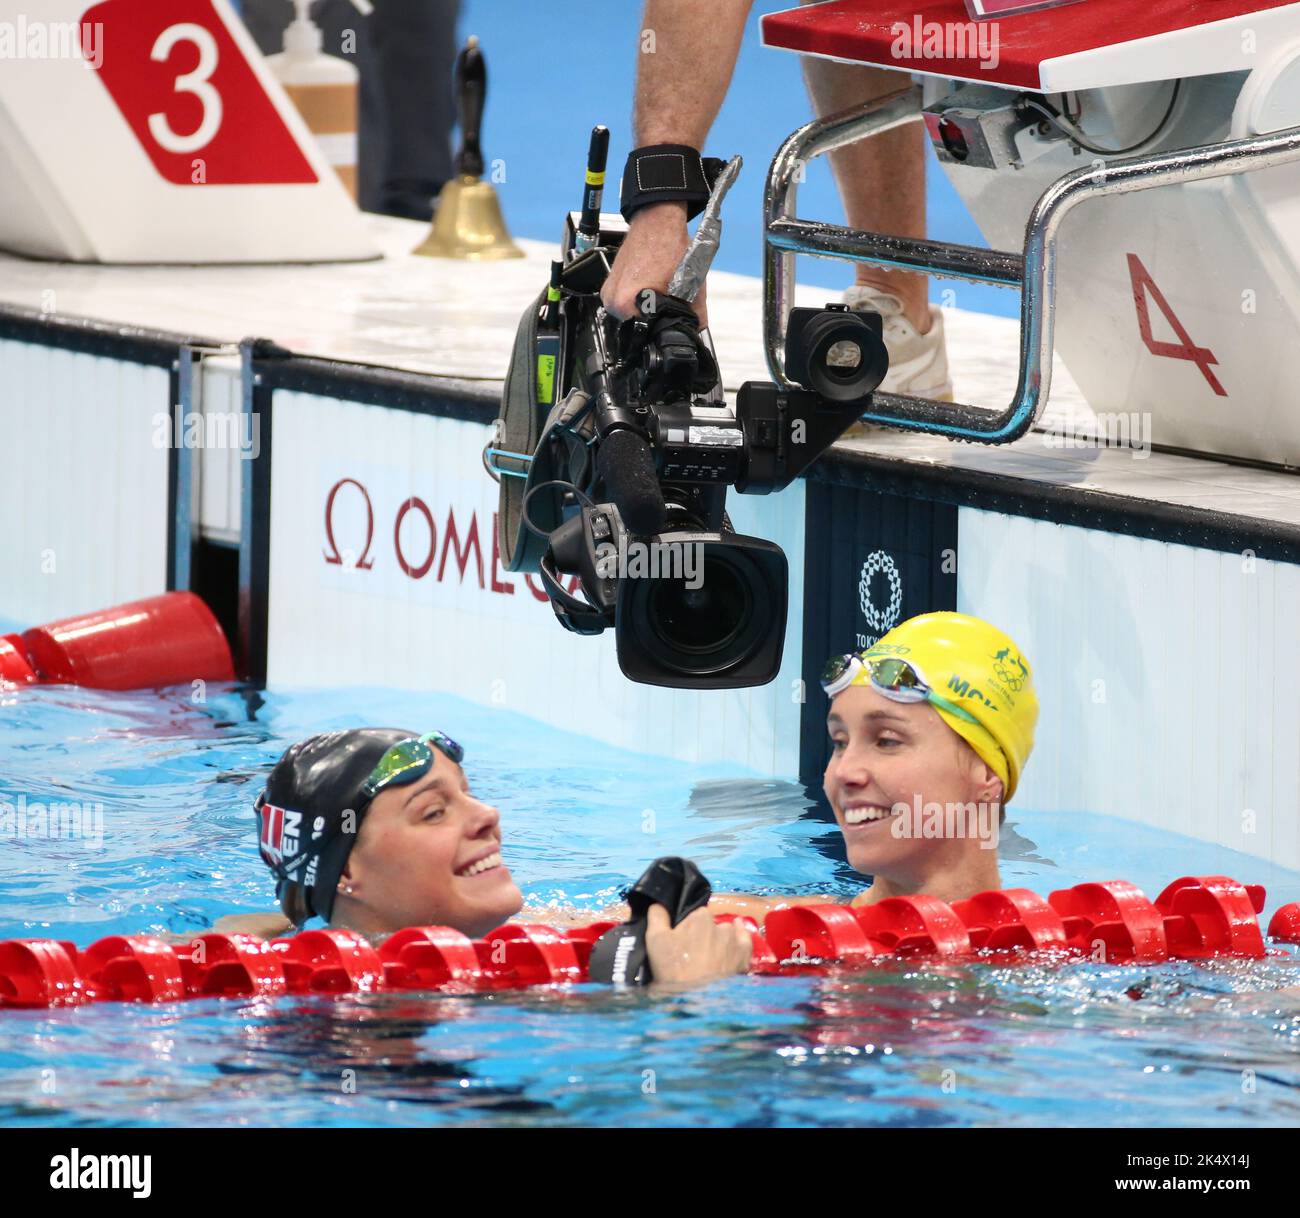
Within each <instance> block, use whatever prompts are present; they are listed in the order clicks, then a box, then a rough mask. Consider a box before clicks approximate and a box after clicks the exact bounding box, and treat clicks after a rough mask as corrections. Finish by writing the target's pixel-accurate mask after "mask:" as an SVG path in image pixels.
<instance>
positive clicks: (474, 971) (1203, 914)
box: [0, 875, 1300, 1008]
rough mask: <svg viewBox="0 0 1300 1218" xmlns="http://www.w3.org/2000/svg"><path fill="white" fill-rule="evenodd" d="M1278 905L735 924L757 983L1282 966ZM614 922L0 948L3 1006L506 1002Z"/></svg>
mask: <svg viewBox="0 0 1300 1218" xmlns="http://www.w3.org/2000/svg"><path fill="white" fill-rule="evenodd" d="M1263 908H1264V890H1263V888H1261V887H1259V886H1258V885H1243V884H1239V883H1238V882H1237V881H1236V880H1232V879H1229V878H1228V877H1227V876H1222V875H1211V876H1184V877H1182V878H1181V879H1177V880H1175V881H1174V882H1173V883H1172V884H1170V885H1169V886H1168V887H1167V888H1165V890H1164V891H1163V892H1162V893H1161V894H1160V895H1159V896H1158V897H1157V898H1156V900H1155V902H1154V903H1152V902H1151V901H1148V900H1147V898H1146V897H1145V896H1144V895H1143V894H1142V893H1141V892H1140V891H1139V890H1138V889H1137V888H1135V887H1134V886H1133V885H1132V884H1129V883H1127V882H1126V881H1124V880H1110V881H1107V882H1105V883H1101V884H1077V885H1075V887H1073V888H1065V889H1061V890H1059V891H1057V892H1053V893H1052V894H1051V895H1050V896H1049V897H1048V898H1047V900H1046V901H1044V900H1043V898H1042V897H1040V896H1038V895H1037V894H1036V893H1033V892H1030V891H1029V890H1028V889H1027V888H1008V889H1006V890H1004V891H999V892H981V893H978V894H977V895H976V896H973V897H971V898H970V899H969V900H965V901H957V902H955V903H954V904H953V905H948V904H946V903H945V902H943V901H940V900H938V899H937V898H935V897H929V896H915V897H891V898H889V899H887V900H884V901H879V902H877V903H876V904H874V905H862V906H852V907H851V906H844V905H796V906H791V907H788V908H785V909H778V910H774V911H773V912H772V913H770V914H768V916H767V918H766V920H765V921H764V924H763V927H762V928H761V929H760V928H759V925H758V923H757V922H755V921H754V920H753V919H752V918H747V917H740V916H737V915H732V914H724V915H721V916H719V918H718V921H719V922H740V923H741V925H743V926H744V927H745V929H746V930H747V931H748V932H749V934H750V937H751V939H752V941H753V945H754V958H753V962H752V964H751V966H750V971H751V972H759V973H770V972H775V971H777V970H778V969H787V968H793V969H802V968H806V967H808V966H813V967H818V966H822V965H826V964H834V963H842V964H849V965H859V964H862V963H865V962H867V961H874V960H883V959H889V958H897V957H942V958H948V959H959V958H962V957H969V956H972V955H982V956H985V957H988V956H992V957H994V958H998V957H1003V958H1014V957H1015V956H1018V955H1023V954H1025V953H1028V952H1054V953H1057V954H1063V955H1066V956H1081V955H1087V956H1092V957H1094V958H1095V959H1097V960H1099V961H1104V962H1108V963H1116V964H1122V963H1129V962H1148V961H1158V960H1167V959H1182V960H1203V959H1207V958H1209V957H1212V956H1237V957H1260V956H1263V955H1265V954H1266V951H1267V949H1266V947H1265V945H1264V937H1263V935H1262V934H1261V933H1260V928H1259V922H1258V917H1257V915H1258V914H1259V913H1261V912H1262V911H1263ZM613 926H614V923H612V922H595V923H593V924H591V925H590V926H580V927H574V928H570V929H566V930H556V929H555V928H553V927H550V926H540V925H537V924H533V923H522V924H510V925H506V926H500V927H498V928H497V929H496V930H494V931H492V932H490V933H489V934H488V935H486V936H485V937H484V938H482V939H469V938H467V937H466V936H465V935H463V934H461V933H460V932H459V931H456V930H452V929H450V928H449V927H446V926H417V927H411V928H409V929H407V930H402V931H398V932H397V934H395V935H390V936H389V937H388V938H387V939H386V940H385V941H384V942H383V944H382V945H380V946H379V947H378V948H376V947H374V946H373V945H372V944H371V943H370V942H369V940H367V939H366V938H364V937H363V936H362V935H359V934H357V933H355V932H353V931H349V930H311V931H302V932H300V933H299V934H297V935H294V936H292V937H290V938H287V939H276V940H273V941H272V942H270V943H267V942H263V941H262V940H261V939H257V938H254V937H253V936H251V935H238V934H236V935H220V934H215V933H214V934H205V935H199V936H197V937H196V938H195V939H194V940H193V942H191V943H189V944H186V945H184V946H181V947H175V946H172V945H171V944H167V943H164V942H163V941H162V940H160V939H154V938H150V937H148V936H144V935H138V936H120V935H114V936H110V937H109V938H106V939H100V940H99V941H98V942H97V943H94V944H92V945H91V946H90V947H88V948H86V950H85V951H78V950H77V948H76V947H75V946H74V945H73V944H71V943H65V942H60V941H56V940H53V939H15V940H11V941H8V942H0V1007H35V1008H42V1007H72V1006H79V1005H81V1004H84V1003H89V1002H175V1001H178V1000H180V999H184V998H198V997H264V998H274V997H278V996H280V995H284V994H356V993H368V992H374V991H380V990H389V991H396V990H439V989H445V990H453V991H455V990H460V991H468V990H491V989H506V988H516V987H520V986H529V985H556V984H571V983H574V982H579V981H585V980H586V979H587V963H588V959H589V957H590V955H591V947H592V944H593V943H595V941H596V940H597V939H598V938H600V936H601V935H602V934H604V933H605V932H606V931H607V930H609V929H611V928H612V927H613ZM1269 935H1270V937H1272V938H1273V939H1274V940H1276V941H1278V942H1285V943H1300V905H1296V904H1292V905H1284V906H1282V908H1281V909H1279V910H1278V911H1277V912H1276V913H1275V914H1274V916H1273V920H1272V922H1271V923H1270V925H1269Z"/></svg>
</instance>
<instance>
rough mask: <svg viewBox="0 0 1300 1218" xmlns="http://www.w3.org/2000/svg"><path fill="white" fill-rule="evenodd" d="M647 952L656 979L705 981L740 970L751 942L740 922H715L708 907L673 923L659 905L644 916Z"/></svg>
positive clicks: (747, 962) (744, 966) (747, 961)
mask: <svg viewBox="0 0 1300 1218" xmlns="http://www.w3.org/2000/svg"><path fill="white" fill-rule="evenodd" d="M645 946H646V954H647V956H649V958H650V969H651V972H653V974H654V979H655V980H656V981H669V982H684V981H707V980H709V979H710V978H712V977H727V976H730V975H731V974H732V973H743V972H744V971H745V970H746V969H747V968H748V967H749V958H750V956H751V955H752V954H753V951H754V945H753V942H752V941H751V939H750V937H749V932H748V931H747V930H746V929H745V928H744V926H742V925H741V924H740V923H739V922H715V921H714V920H713V915H712V914H711V913H709V911H708V910H707V909H697V910H696V911H695V912H694V913H691V914H688V915H687V916H686V917H684V918H683V919H682V920H681V921H680V922H679V923H678V924H677V925H676V926H673V925H671V923H670V922H669V920H668V911H667V910H666V909H665V908H664V907H663V906H662V905H651V906H650V911H649V913H648V914H647V915H646V932H645Z"/></svg>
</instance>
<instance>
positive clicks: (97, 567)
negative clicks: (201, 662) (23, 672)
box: [0, 340, 169, 626]
mask: <svg viewBox="0 0 1300 1218" xmlns="http://www.w3.org/2000/svg"><path fill="white" fill-rule="evenodd" d="M168 396H169V377H168V373H167V371H166V370H165V369H162V368H156V367H149V366H147V365H143V364H133V363H125V362H122V361H118V360H111V359H104V358H100V357H98V356H93V355H85V354H81V353H79V352H72V351H67V350H63V349H61V348H58V347H41V346H34V345H30V344H26V343H18V342H11V341H7V340H5V341H0V437H2V441H0V451H2V452H3V453H4V458H5V462H4V465H5V468H4V476H3V477H2V478H0V616H3V617H5V618H8V619H11V620H16V621H19V622H22V623H24V624H26V625H33V626H34V625H38V624H40V623H42V622H46V621H50V620H53V619H57V618H61V617H67V616H69V615H71V614H76V613H83V612H87V611H90V610H94V609H102V608H105V607H107V606H109V605H114V604H118V603H120V602H123V601H129V600H134V599H136V598H138V597H141V596H150V595H153V594H154V593H158V592H163V591H165V590H166V581H167V467H168V456H169V449H168V448H167V446H166V444H165V443H159V436H158V429H157V427H156V424H155V418H156V416H158V415H166V414H167V410H168Z"/></svg>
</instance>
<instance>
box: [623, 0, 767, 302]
mask: <svg viewBox="0 0 1300 1218" xmlns="http://www.w3.org/2000/svg"><path fill="white" fill-rule="evenodd" d="M752 6H753V0H710V2H708V3H702V2H701V0H646V4H645V10H644V12H643V13H642V18H641V28H642V34H641V39H642V41H641V47H642V53H641V57H640V61H639V64H638V67H637V77H636V106H635V110H634V112H633V116H632V141H633V144H634V146H635V147H637V148H641V147H644V146H645V145H647V144H688V145H689V146H690V147H692V148H699V149H701V150H702V149H703V147H704V141H705V139H706V138H707V137H708V134H709V128H710V127H712V126H713V120H714V119H715V118H716V117H717V115H718V111H719V110H720V109H721V108H722V101H723V98H725V97H726V95H727V88H728V86H729V85H730V84H731V74H732V72H733V71H734V70H735V67H736V57H737V56H738V55H739V54H740V42H741V39H742V38H743V36H744V33H745V22H746V21H747V20H748V18H749V10H750V8H751V7H752ZM647 32H649V33H652V34H653V42H651V41H650V40H649V39H648V38H646V34H647ZM688 242H689V238H688V235H687V232H686V204H685V203H654V204H651V205H650V206H648V207H643V208H641V209H640V210H639V211H638V212H636V214H635V215H633V217H632V220H631V223H630V225H629V227H628V234H627V236H626V237H625V238H624V239H623V244H622V246H621V248H620V249H619V252H618V256H617V257H616V258H615V260H614V267H613V270H612V271H611V272H610V275H609V278H608V279H607V280H606V281H605V286H604V288H603V289H602V290H601V299H602V300H603V301H604V303H605V307H606V308H607V309H609V310H610V312H611V313H614V314H615V315H616V316H618V317H630V316H631V315H632V314H633V313H634V312H636V307H637V293H638V292H640V291H641V290H642V289H644V288H655V289H657V290H658V291H660V292H664V291H667V289H668V281H669V279H671V278H672V274H673V272H674V271H675V270H676V269H677V264H678V263H679V262H681V260H682V256H683V255H684V254H685V253H686V247H687V244H688ZM704 292H705V288H704V285H701V286H700V293H699V296H698V297H697V298H696V301H695V311H696V313H697V314H698V315H699V318H700V326H701V328H703V327H704V326H706V325H708V316H707V313H706V305H705V299H704Z"/></svg>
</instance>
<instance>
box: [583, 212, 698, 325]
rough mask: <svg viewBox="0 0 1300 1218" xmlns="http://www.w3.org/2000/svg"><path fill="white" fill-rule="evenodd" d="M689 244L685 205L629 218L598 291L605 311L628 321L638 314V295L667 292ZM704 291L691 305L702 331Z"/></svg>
mask: <svg viewBox="0 0 1300 1218" xmlns="http://www.w3.org/2000/svg"><path fill="white" fill-rule="evenodd" d="M689 244H690V236H689V234H688V233H687V231H686V204H685V203H654V204H651V206H649V207H643V208H642V209H641V210H640V211H638V212H637V213H636V215H634V216H633V217H632V220H631V223H630V224H629V225H628V230H627V236H626V237H624V238H623V243H622V245H620V246H619V250H618V254H617V256H616V257H615V258H614V265H613V267H612V268H611V269H610V272H609V278H608V279H606V280H605V284H604V286H603V287H602V288H601V289H600V298H601V301H602V302H603V304H604V305H605V308H606V309H608V310H609V311H610V312H611V313H612V314H614V316H615V317H619V318H628V317H631V316H633V315H634V314H635V313H637V312H639V311H640V294H641V292H643V291H644V290H645V289H646V288H654V289H655V290H656V291H659V292H666V291H668V281H669V280H670V279H671V278H672V277H673V272H674V271H676V270H677V267H678V264H679V263H680V262H681V260H682V258H683V256H684V255H685V254H686V247H687V246H688V245H689ZM707 287H708V284H707V282H706V283H704V284H701V286H700V294H699V295H698V296H697V297H696V298H695V301H694V307H695V313H696V315H697V316H698V317H699V319H700V329H701V330H703V329H704V328H705V327H706V326H707V325H708V324H709V318H708V313H707V311H706V310H707V306H706V303H705V292H706V289H707Z"/></svg>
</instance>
